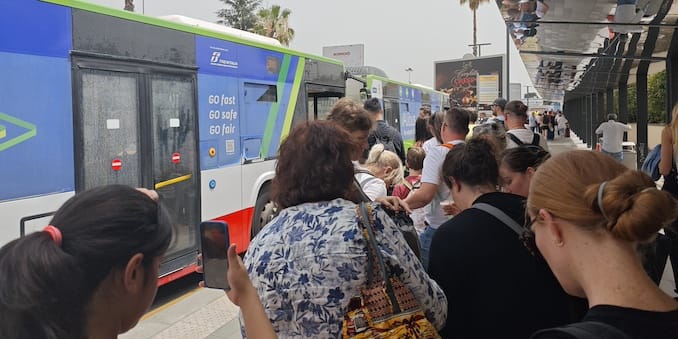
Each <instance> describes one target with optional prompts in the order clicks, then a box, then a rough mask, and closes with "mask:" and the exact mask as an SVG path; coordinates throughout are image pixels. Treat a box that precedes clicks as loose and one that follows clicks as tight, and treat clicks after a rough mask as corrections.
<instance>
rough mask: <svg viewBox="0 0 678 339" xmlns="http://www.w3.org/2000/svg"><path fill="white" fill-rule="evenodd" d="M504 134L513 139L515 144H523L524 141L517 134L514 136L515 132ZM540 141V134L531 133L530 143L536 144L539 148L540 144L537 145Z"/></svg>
mask: <svg viewBox="0 0 678 339" xmlns="http://www.w3.org/2000/svg"><path fill="white" fill-rule="evenodd" d="M506 135H508V137H509V138H511V140H513V142H515V143H516V145H518V146H521V145H525V143H524V142H522V141H521V140H520V139H519V138H518V137H517V136H515V134H513V133H506ZM540 141H541V136H540V135H539V134H537V133H533V134H532V142H531V143H530V145H532V146H537V147H540V148H541V146H539V142H540Z"/></svg>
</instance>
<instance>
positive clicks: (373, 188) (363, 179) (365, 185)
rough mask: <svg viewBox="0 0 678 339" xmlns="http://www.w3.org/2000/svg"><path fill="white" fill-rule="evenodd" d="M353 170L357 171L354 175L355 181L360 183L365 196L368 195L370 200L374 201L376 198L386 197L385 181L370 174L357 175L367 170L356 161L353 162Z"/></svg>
mask: <svg viewBox="0 0 678 339" xmlns="http://www.w3.org/2000/svg"><path fill="white" fill-rule="evenodd" d="M353 168H355V169H356V173H355V174H354V176H355V180H357V181H358V183H359V184H360V188H362V190H363V192H365V195H367V196H368V197H369V198H370V200H372V201H374V199H376V198H379V197H385V196H386V194H387V192H386V183H385V182H384V180H381V179H379V178H377V177H375V176H373V175H371V174H368V173H357V171H358V170H362V171H366V169H365V168H363V167H361V166H360V165H359V164H358V163H357V162H355V161H354V162H353Z"/></svg>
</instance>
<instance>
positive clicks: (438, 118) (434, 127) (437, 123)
mask: <svg viewBox="0 0 678 339" xmlns="http://www.w3.org/2000/svg"><path fill="white" fill-rule="evenodd" d="M445 112H447V111H438V112H434V113H433V114H432V115H431V118H429V119H428V127H429V128H430V130H429V132H433V133H432V134H433V136H434V137H436V140H438V142H439V143H441V144H442V143H443V138H442V136H441V135H440V128H441V127H443V118H444V117H445Z"/></svg>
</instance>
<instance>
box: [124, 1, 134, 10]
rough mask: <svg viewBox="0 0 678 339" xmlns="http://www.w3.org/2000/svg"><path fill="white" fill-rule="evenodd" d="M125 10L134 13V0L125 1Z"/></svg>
mask: <svg viewBox="0 0 678 339" xmlns="http://www.w3.org/2000/svg"><path fill="white" fill-rule="evenodd" d="M125 10H126V11H130V12H134V0H125Z"/></svg>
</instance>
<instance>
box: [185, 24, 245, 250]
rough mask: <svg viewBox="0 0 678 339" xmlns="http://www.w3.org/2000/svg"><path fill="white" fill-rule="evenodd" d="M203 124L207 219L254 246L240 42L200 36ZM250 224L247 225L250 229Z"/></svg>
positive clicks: (204, 209)
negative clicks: (246, 189)
mask: <svg viewBox="0 0 678 339" xmlns="http://www.w3.org/2000/svg"><path fill="white" fill-rule="evenodd" d="M195 43H196V60H197V62H198V67H199V71H198V124H199V130H200V146H199V152H200V157H199V159H200V169H201V189H200V191H201V201H202V205H201V206H202V211H201V216H202V219H203V220H222V221H226V222H227V223H228V224H229V236H230V239H231V242H232V243H235V244H236V245H237V246H238V249H239V250H243V249H245V248H247V245H248V244H249V223H248V222H249V219H251V214H252V212H251V208H250V209H249V210H248V209H247V208H246V206H243V203H242V200H241V195H242V192H241V190H242V186H241V185H240V182H241V181H242V161H243V160H242V158H243V157H242V154H243V146H242V143H241V135H242V132H241V126H240V125H241V120H242V109H241V108H242V102H241V101H240V96H241V88H240V80H239V76H240V71H239V67H240V57H239V55H238V54H239V49H240V48H241V46H240V45H237V44H235V43H232V42H228V41H222V40H217V39H212V38H206V37H201V36H197V37H196V38H195ZM245 226H247V227H245Z"/></svg>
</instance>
